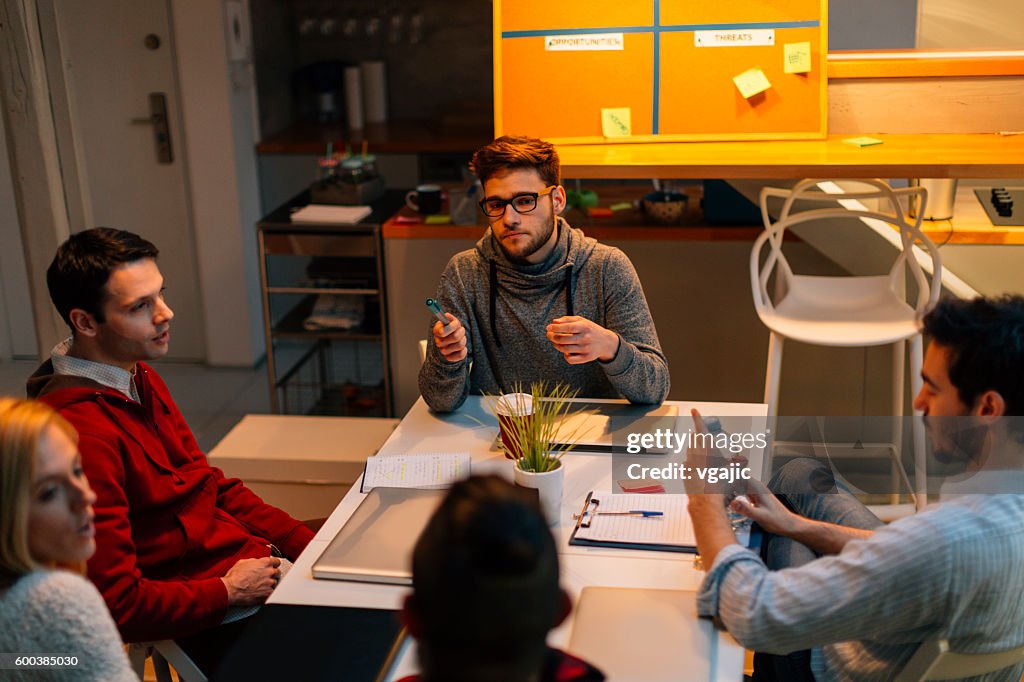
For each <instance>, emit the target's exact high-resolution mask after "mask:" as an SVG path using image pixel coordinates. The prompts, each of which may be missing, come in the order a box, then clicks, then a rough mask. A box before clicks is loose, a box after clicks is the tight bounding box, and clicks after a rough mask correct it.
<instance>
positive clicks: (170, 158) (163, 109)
mask: <svg viewBox="0 0 1024 682" xmlns="http://www.w3.org/2000/svg"><path fill="white" fill-rule="evenodd" d="M130 123H131V124H132V125H148V126H153V141H154V142H155V143H156V160H157V163H174V152H173V151H172V150H171V129H170V126H168V124H167V95H165V94H164V93H162V92H151V93H149V116H148V117H146V118H133V119H131V121H130Z"/></svg>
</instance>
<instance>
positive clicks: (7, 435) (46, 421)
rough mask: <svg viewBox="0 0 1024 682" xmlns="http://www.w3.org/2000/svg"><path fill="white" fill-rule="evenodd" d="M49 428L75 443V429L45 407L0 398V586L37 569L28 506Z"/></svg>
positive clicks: (23, 401)
mask: <svg viewBox="0 0 1024 682" xmlns="http://www.w3.org/2000/svg"><path fill="white" fill-rule="evenodd" d="M51 426H55V427H57V428H58V429H60V430H62V431H64V432H65V433H66V434H67V435H68V436H69V437H70V438H72V439H73V440H76V441H77V439H78V435H77V434H76V433H75V430H74V428H72V426H71V425H70V424H68V422H67V421H65V420H64V418H63V417H61V416H60V415H59V414H57V413H56V412H54V411H53V409H51V408H50V407H49V406H47V405H46V404H44V403H40V402H37V401H34V400H17V399H14V398H0V586H3V585H6V584H9V583H11V582H13V581H14V580H16V579H17V578H18V576H20V575H22V574H24V573H27V572H29V571H32V570H35V569H37V568H39V567H40V566H39V563H38V562H37V561H36V560H35V559H33V558H32V555H31V553H30V551H29V537H28V528H29V504H30V499H31V495H32V476H33V474H34V472H35V462H36V450H37V448H38V447H39V441H40V439H42V437H43V435H44V434H45V433H46V431H47V429H49V428H50V427H51Z"/></svg>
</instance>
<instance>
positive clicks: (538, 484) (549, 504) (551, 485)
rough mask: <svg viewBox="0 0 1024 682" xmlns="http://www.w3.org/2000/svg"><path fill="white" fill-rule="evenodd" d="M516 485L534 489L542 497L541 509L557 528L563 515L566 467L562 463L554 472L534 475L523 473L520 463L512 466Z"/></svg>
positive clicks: (528, 472)
mask: <svg viewBox="0 0 1024 682" xmlns="http://www.w3.org/2000/svg"><path fill="white" fill-rule="evenodd" d="M512 471H513V478H514V480H515V482H516V485H518V486H520V487H522V488H533V489H535V490H536V491H537V494H538V495H539V496H540V507H541V510H542V511H543V512H544V518H545V519H546V520H547V522H548V525H549V526H557V525H558V522H559V520H560V519H561V515H562V488H563V487H564V485H565V467H564V466H563V465H562V463H561V462H559V463H558V468H557V469H553V470H552V471H545V472H542V473H539V474H538V473H534V472H532V471H523V470H522V469H520V468H519V465H518V463H517V464H513V466H512Z"/></svg>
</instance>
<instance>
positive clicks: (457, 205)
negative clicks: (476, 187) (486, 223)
mask: <svg viewBox="0 0 1024 682" xmlns="http://www.w3.org/2000/svg"><path fill="white" fill-rule="evenodd" d="M479 197H480V193H479V192H476V191H473V192H471V191H470V190H468V189H466V188H465V187H453V188H452V189H449V190H448V215H449V216H451V219H452V224H453V225H476V224H477V221H478V219H479V216H480V212H479V211H478V210H477V209H478V208H479V207H478V206H477V203H476V202H477V201H478V200H479Z"/></svg>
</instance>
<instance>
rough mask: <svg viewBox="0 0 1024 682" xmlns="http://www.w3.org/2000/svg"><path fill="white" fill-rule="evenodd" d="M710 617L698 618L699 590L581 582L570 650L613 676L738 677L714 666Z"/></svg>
mask: <svg viewBox="0 0 1024 682" xmlns="http://www.w3.org/2000/svg"><path fill="white" fill-rule="evenodd" d="M719 637H728V635H725V634H721V633H718V632H716V631H715V628H714V626H713V625H712V623H711V621H710V620H706V619H703V618H698V617H697V594H696V593H695V592H689V591H683V590H658V589H631V588H619V587H585V588H583V591H582V592H581V593H580V599H579V603H578V604H577V606H576V615H575V617H574V619H573V626H572V636H571V637H570V639H569V647H568V649H569V651H570V652H571V653H573V654H574V655H576V656H579V657H580V658H582V659H584V660H585V661H588V662H590V663H592V664H594V665H596V666H597V667H598V668H600V669H601V670H602V671H603V672H604V674H605V675H607V678H608V680H609V682H616V681H617V680H649V681H650V682H678V681H679V680H716V679H739V677H740V676H741V674H742V671H741V670H736V671H735V673H736V674H735V675H731V674H723V673H724V672H725V673H731V672H733V671H721V670H718V667H719V666H718V661H717V654H718V647H717V644H718V643H717V639H718V638H719Z"/></svg>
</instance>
